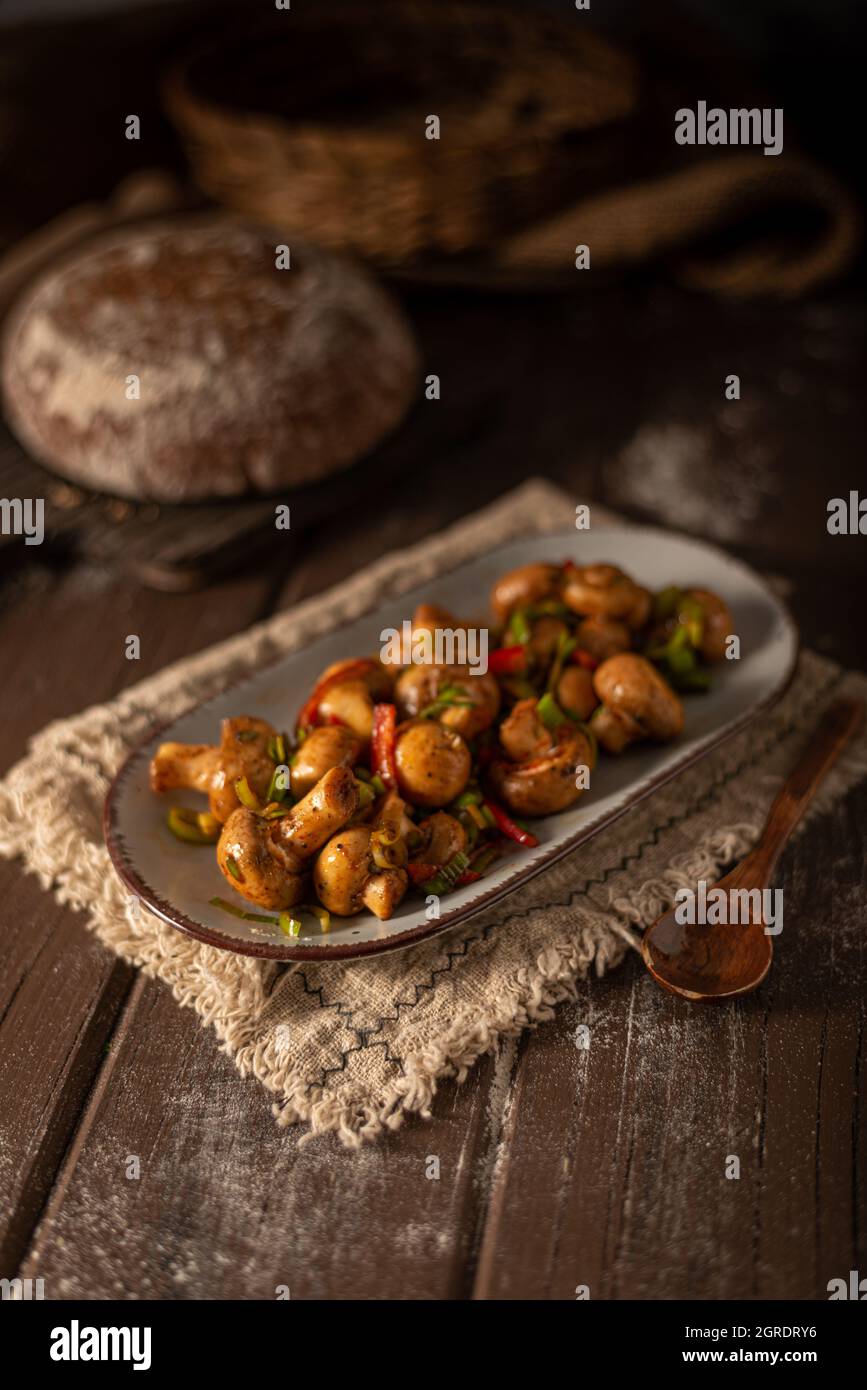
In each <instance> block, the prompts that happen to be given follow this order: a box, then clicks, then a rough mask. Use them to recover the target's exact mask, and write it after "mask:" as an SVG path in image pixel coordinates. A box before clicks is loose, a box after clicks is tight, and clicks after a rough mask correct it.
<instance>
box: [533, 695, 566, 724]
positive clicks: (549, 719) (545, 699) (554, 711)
mask: <svg viewBox="0 0 867 1390" xmlns="http://www.w3.org/2000/svg"><path fill="white" fill-rule="evenodd" d="M536 713H537V714H538V716H539V718H540V719H541V721H542V723H543V724H544V725H545V728H546V729H558V728H559V727H560V725H561V724H565V723H566V716H565V714H564V713H563V711H562V710H561V708H560V706H559V705H558V704H557V701H556V700H555V699H554V696H553V695H552V694H551V692H550V690H548V691H546V692H545V694H544V695H543V696H542V698H541V699H540V700H537V701H536Z"/></svg>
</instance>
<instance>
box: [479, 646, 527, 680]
mask: <svg viewBox="0 0 867 1390" xmlns="http://www.w3.org/2000/svg"><path fill="white" fill-rule="evenodd" d="M526 666H527V653H526V651H525V649H524V648H523V647H522V646H520V645H519V646H516V647H497V649H496V651H493V652H491V654H490V656H489V657H488V669H489V670H490V671H492V672H493V674H494V675H495V676H519V675H520V674H521V673H522V672H523V671H524V670H526Z"/></svg>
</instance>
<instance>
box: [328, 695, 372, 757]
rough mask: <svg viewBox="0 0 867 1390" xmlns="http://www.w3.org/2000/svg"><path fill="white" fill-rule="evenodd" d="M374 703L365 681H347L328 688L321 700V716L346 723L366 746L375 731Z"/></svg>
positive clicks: (337, 722)
mask: <svg viewBox="0 0 867 1390" xmlns="http://www.w3.org/2000/svg"><path fill="white" fill-rule="evenodd" d="M373 703H374V702H373V697H372V695H371V693H370V689H369V687H368V686H367V684H366V682H365V681H363V680H354V681H346V682H344V684H342V685H332V686H331V688H330V689H329V690H326V692H325V694H324V695H323V696H322V699H321V700H320V701H319V718H320V719H321V720H322V721H323V722H324V723H326V724H327V723H329V722H331V721H333V722H334V723H335V724H338V725H340V724H342V725H344V726H345V727H346V728H347V729H349V730H350V731H351V732H352V733H353V734H355V736H356V738H358V739H359V740H360V741H361V743H362V745H363V746H365V747H366V746H367V744H368V743H370V735H371V733H372V731H373Z"/></svg>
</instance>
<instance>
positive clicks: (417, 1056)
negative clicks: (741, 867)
mask: <svg viewBox="0 0 867 1390" xmlns="http://www.w3.org/2000/svg"><path fill="white" fill-rule="evenodd" d="M574 504H575V499H574V498H571V499H570V498H567V497H566V496H565V495H564V494H563V493H562V492H560V491H559V490H558V489H556V488H554V487H552V486H551V485H549V484H547V483H542V482H530V483H527V484H526V485H524V486H523V487H522V488H520V489H519V490H517V491H516V492H514V493H511V494H509V495H507V496H506V497H504V498H502V499H501V500H500V501H498V502H497V503H496V504H495V505H493V506H492V507H490V508H488V509H486V510H485V511H483V512H481V513H479V514H477V515H475V516H472V517H470V518H469V519H467V520H466V521H463V522H461V523H460V524H458V525H457V526H455V527H453V528H451V529H450V530H448V531H446V532H445V533H443V534H442V535H438V536H434V537H432V538H430V539H429V540H427V541H424V542H422V543H421V544H420V545H417V546H414V547H413V548H412V550H411V551H403V552H398V553H396V554H392V555H387V556H385V557H384V558H383V559H381V560H380V561H379V562H378V563H377V564H375V565H373V566H372V567H370V568H367V569H365V570H364V571H363V572H362V573H360V574H359V575H357V576H356V577H354V578H352V579H350V580H347V581H346V582H344V583H342V584H340V585H338V586H337V587H336V588H334V589H331V590H329V591H328V592H326V593H325V594H322V595H320V596H318V597H316V598H314V599H311V600H309V601H308V602H306V603H303V604H301V605H300V606H299V607H298V608H296V609H293V610H291V611H290V612H288V613H281V614H279V615H278V616H276V617H274V618H271V619H269V620H268V621H267V622H265V623H262V624H260V625H259V626H258V627H256V628H254V629H253V630H252V632H250V633H244V634H242V635H240V636H238V637H235V638H232V639H230V640H229V641H228V642H224V643H221V644H220V645H219V646H217V647H214V648H211V649H210V650H209V651H207V652H205V653H202V654H200V655H198V656H196V657H193V658H191V659H190V660H188V661H184V662H180V663H178V664H176V665H174V666H172V667H170V668H169V669H168V670H166V671H163V672H161V673H160V674H159V675H158V676H155V677H152V678H151V679H149V680H146V681H143V682H141V683H140V684H139V685H136V686H134V687H132V689H130V690H128V691H126V692H124V693H123V694H122V695H120V696H119V697H118V698H117V699H116V700H114V701H112V702H111V703H110V704H106V705H99V706H95V707H93V708H91V709H89V710H86V711H85V712H84V713H83V714H79V715H76V716H74V717H72V718H70V719H65V720H61V721H58V722H56V723H54V724H51V725H50V726H48V728H46V729H45V730H43V731H42V733H40V734H39V735H38V736H37V737H36V738H34V739H33V741H32V743H31V745H30V748H29V750H28V752H27V754H26V756H25V757H24V758H23V759H22V761H21V762H19V763H18V764H17V765H16V766H15V767H14V768H12V770H11V771H10V772H9V774H8V776H7V777H6V779H5V780H4V782H3V783H2V784H0V853H2V854H4V855H6V856H12V855H19V856H20V857H21V859H22V861H23V864H24V867H25V868H26V869H27V870H29V871H30V872H33V873H36V874H37V875H38V876H39V878H40V880H41V882H42V884H43V885H44V887H45V888H46V890H50V891H51V892H52V893H53V894H54V896H55V898H56V899H57V901H58V902H62V903H67V904H70V905H72V906H73V907H76V908H78V909H80V910H81V911H82V912H83V913H85V914H86V923H87V926H88V927H89V928H90V929H91V930H92V931H94V932H96V934H97V936H98V937H99V938H100V940H101V941H103V942H104V943H105V945H106V946H107V947H109V949H111V950H113V951H115V952H116V953H117V954H118V955H119V956H121V957H123V958H124V959H125V960H127V961H129V962H131V963H133V964H135V965H139V966H141V967H142V968H143V969H144V970H145V971H147V973H149V974H152V975H155V976H157V977H158V978H159V979H161V980H163V981H164V982H165V983H166V984H167V985H168V987H169V988H170V989H171V990H172V992H173V994H174V996H175V998H176V999H177V1001H178V1003H179V1004H181V1005H183V1006H185V1007H190V1008H194V1009H195V1010H196V1011H197V1013H198V1014H199V1016H200V1017H201V1019H202V1021H203V1022H204V1023H207V1024H210V1025H211V1026H212V1027H213V1028H214V1031H215V1033H216V1035H217V1037H218V1039H219V1040H220V1042H221V1044H222V1047H223V1050H224V1051H225V1052H227V1053H228V1055H229V1056H231V1057H232V1058H233V1060H234V1062H235V1065H236V1066H237V1067H238V1070H239V1071H240V1072H241V1073H242V1074H243V1075H249V1074H252V1075H253V1076H255V1077H257V1078H258V1080H259V1081H260V1082H261V1083H262V1085H263V1086H264V1087H266V1088H267V1090H268V1091H270V1092H271V1093H272V1095H273V1097H274V1098H275V1106H274V1108H275V1114H276V1116H277V1119H278V1122H279V1123H280V1124H283V1125H288V1124H292V1123H295V1122H299V1121H300V1122H304V1123H305V1124H306V1125H308V1126H309V1130H310V1132H311V1133H312V1134H317V1133H322V1132H325V1131H329V1130H333V1131H336V1132H337V1133H338V1134H339V1135H340V1137H341V1139H342V1140H343V1141H344V1142H345V1143H346V1144H347V1145H358V1144H360V1143H361V1142H362V1140H364V1139H373V1138H375V1137H377V1136H379V1135H381V1134H383V1133H384V1132H385V1131H386V1130H387V1129H397V1128H398V1127H399V1126H400V1125H401V1124H402V1123H403V1121H404V1119H405V1118H406V1117H407V1115H408V1114H410V1113H412V1112H419V1113H421V1114H423V1115H428V1114H430V1111H431V1105H432V1102H433V1100H434V1097H435V1095H436V1091H437V1088H438V1086H439V1083H440V1082H441V1081H443V1080H444V1079H445V1078H448V1077H457V1078H458V1080H461V1079H463V1078H464V1077H465V1076H466V1074H467V1071H468V1069H469V1068H470V1067H472V1065H473V1064H474V1063H475V1062H476V1061H477V1060H478V1058H479V1057H480V1056H481V1055H482V1054H483V1053H485V1052H487V1051H489V1050H491V1049H492V1048H494V1047H495V1045H496V1044H497V1041H498V1039H499V1038H501V1037H503V1036H507V1035H515V1034H517V1033H519V1032H520V1031H521V1030H522V1029H523V1028H525V1027H528V1026H530V1025H535V1024H539V1023H542V1022H544V1021H545V1020H547V1019H550V1018H551V1017H552V1015H553V1012H554V1009H555V1007H556V1005H557V1004H558V1003H560V1002H561V1001H563V1000H565V999H569V998H571V997H572V996H573V994H574V988H575V982H576V980H579V979H583V978H585V977H586V976H587V975H588V974H589V973H591V972H595V973H596V974H602V973H603V972H604V971H606V970H608V969H610V968H612V967H613V966H615V965H617V964H618V963H619V962H620V961H621V960H622V959H623V957H624V955H625V954H626V952H627V951H628V950H629V949H630V946H631V945H634V944H635V942H636V941H637V939H638V938H637V932H638V930H639V929H640V927H641V926H642V925H643V924H647V923H649V922H650V921H652V920H653V919H654V918H655V917H656V916H657V915H658V914H659V913H660V911H662V910H663V908H664V907H666V906H668V905H670V904H671V903H672V902H673V900H674V895H675V893H676V891H677V888H678V887H680V886H682V885H688V884H694V883H695V881H696V879H698V878H706V879H712V878H713V877H714V876H715V875H716V874H717V873H718V871H719V869H720V868H721V866H723V865H724V864H726V863H728V862H729V861H730V860H731V859H733V858H735V857H737V856H739V855H742V854H743V853H744V852H745V851H746V850H747V849H748V848H749V847H750V845H751V844H752V843H753V842H754V840H755V838H756V836H757V834H758V831H759V828H760V826H761V824H762V821H763V818H764V816H765V814H766V812H767V809H768V807H769V805H770V802H771V800H772V797H773V795H774V792H775V790H776V788H777V787H778V785H779V782H780V778H781V775H783V774H784V773H785V772H786V771H787V770H788V769H789V768H790V766H791V765H792V763H793V761H794V760H795V758H796V757H797V755H798V752H799V751H800V749H801V747H802V746H803V743H804V740H805V738H806V737H807V736H808V735H809V732H810V731H811V729H812V728H813V726H814V724H815V722H816V720H817V718H818V716H819V714H820V712H821V710H822V709H823V708H824V706H825V705H826V704H827V703H828V702H829V701H830V700H831V699H832V698H834V697H836V696H837V695H839V694H841V693H844V692H848V693H860V694H861V695H862V696H863V694H864V693H865V690H867V680H865V678H864V677H862V676H860V675H853V674H851V673H849V674H847V673H845V672H843V671H842V670H841V669H840V668H839V667H837V666H835V665H834V664H833V663H831V662H829V661H826V660H824V659H822V658H820V657H818V656H815V655H813V654H812V653H805V654H804V655H803V657H802V660H801V664H800V668H799V671H798V674H797V676H796V678H795V680H794V682H793V684H792V686H791V687H790V689H789V692H788V693H787V695H786V696H785V697H784V698H783V700H782V701H781V702H780V703H779V704H778V705H777V706H776V707H775V709H774V710H773V711H772V712H771V713H770V714H765V715H763V716H762V718H761V719H760V720H758V721H756V722H755V723H754V724H753V725H751V726H750V727H749V728H747V729H746V730H745V731H744V732H743V733H741V734H739V735H738V736H737V737H735V738H733V739H731V740H729V742H727V743H726V744H724V745H723V746H722V747H721V748H719V749H717V750H716V751H715V752H713V753H712V754H710V755H709V756H707V757H706V758H704V759H703V760H702V761H700V762H699V763H698V764H697V765H695V766H694V767H692V768H690V769H689V770H688V771H686V772H684V773H682V774H681V775H680V776H679V777H677V778H676V779H675V780H674V781H672V782H670V783H669V784H668V785H667V786H665V787H663V788H662V789H660V790H659V791H657V792H656V793H655V794H654V795H653V796H652V797H651V798H649V799H648V800H647V801H645V802H643V803H642V804H641V805H640V806H637V807H636V808H635V809H634V810H633V811H631V812H629V813H628V814H627V815H625V816H624V817H623V818H622V819H621V820H620V821H618V822H617V824H616V825H614V826H612V827H611V828H609V829H608V830H606V831H604V832H602V833H601V834H599V835H597V836H596V837H595V839H593V840H592V841H591V842H590V843H588V844H585V845H582V846H581V847H580V848H579V849H577V850H575V851H574V852H573V853H572V854H571V855H569V856H567V857H566V858H565V859H563V860H561V861H560V863H559V864H557V865H555V866H554V867H552V868H550V869H548V870H546V871H545V872H544V873H543V874H541V875H539V876H538V877H537V878H536V879H535V880H534V881H533V882H531V883H530V884H528V885H527V886H526V887H523V888H521V889H520V890H518V891H517V892H515V893H514V894H513V895H512V896H511V897H510V898H508V899H507V900H506V901H505V902H503V903H500V904H498V905H497V906H496V907H494V908H492V909H490V910H489V911H487V912H485V913H483V914H480V915H479V916H478V917H476V918H474V919H473V920H472V921H470V922H469V923H466V924H464V925H462V926H461V927H459V928H457V929H456V930H455V931H453V932H451V933H449V934H445V935H443V936H441V937H439V938H436V939H435V940H433V941H431V942H428V943H424V944H422V945H420V946H417V947H415V948H413V949H411V950H408V951H403V952H396V953H394V954H390V955H386V956H382V957H378V958H377V957H374V958H372V959H365V960H361V961H357V962H350V963H346V964H342V963H334V964H325V965H309V964H299V965H294V966H289V967H288V968H287V967H284V966H281V965H279V964H275V963H272V962H260V961H257V960H254V959H251V958H249V957H244V956H237V955H233V954H231V953H229V952H227V951H220V950H217V949H215V948H212V947H207V946H202V945H199V944H198V943H197V942H195V941H193V940H191V939H190V938H188V937H186V936H184V935H182V934H181V933H180V932H178V931H176V930H175V929H173V928H172V927H169V926H166V925H165V924H164V923H162V922H160V921H158V920H157V919H155V918H153V917H151V916H150V915H149V914H148V913H147V912H145V911H142V910H140V909H139V907H138V904H137V903H135V902H134V901H133V900H131V899H130V897H129V895H128V894H127V893H126V891H125V889H124V888H123V886H122V885H121V883H120V881H119V880H118V879H117V877H116V876H115V874H114V872H113V870H112V868H111V864H110V862H109V858H108V853H107V851H106V849H105V846H104V844H103V840H102V825H101V821H102V804H103V800H104V797H105V793H106V790H107V788H108V785H109V782H110V779H111V777H112V775H113V773H114V772H115V771H116V769H117V767H118V766H119V764H120V763H121V762H122V760H123V758H124V756H125V754H126V752H127V751H128V749H129V748H130V747H131V746H132V745H133V744H135V743H136V742H138V741H139V740H140V739H141V738H142V737H144V735H145V734H146V733H147V731H148V729H149V728H150V726H151V725H152V724H155V723H157V722H162V721H164V720H166V719H171V718H173V717H174V716H175V715H176V714H178V713H180V712H181V711H182V710H183V709H185V708H186V707H188V706H189V705H190V704H192V703H194V702H195V701H197V700H200V699H202V698H205V697H207V696H209V695H211V694H213V693H215V692H216V690H217V689H219V688H220V687H221V686H223V685H225V684H226V683H229V682H231V681H232V680H234V679H237V678H238V677H239V676H241V675H243V674H244V673H245V671H246V670H247V669H248V668H249V667H250V666H251V665H255V664H256V663H257V662H259V661H262V660H272V659H274V658H275V657H276V656H278V655H279V654H281V653H283V652H289V651H292V650H295V649H297V648H299V647H300V646H302V645H303V644H304V643H306V642H309V641H310V640H312V639H313V638H315V637H317V636H319V635H320V634H321V633H324V632H326V631H330V630H332V629H333V628H334V627H335V626H339V625H340V624H341V623H343V622H347V621H350V620H351V619H354V618H357V617H359V616H360V615H361V614H363V613H364V612H366V611H367V610H369V609H370V608H372V607H373V606H375V605H376V604H378V603H379V602H381V601H382V600H383V598H387V597H389V596H393V597H395V599H396V598H397V596H398V595H400V594H401V593H403V592H405V591H406V590H408V589H410V588H412V587H414V586H415V585H416V584H418V583H423V582H425V580H433V579H434V578H435V577H436V575H437V574H438V573H440V572H442V571H444V570H446V569H449V568H452V567H454V566H456V565H458V564H459V563H461V562H462V561H463V560H465V559H467V558H469V557H471V556H474V555H477V554H478V553H479V552H480V551H482V550H484V549H486V548H490V547H492V546H494V545H497V544H499V543H500V542H502V541H504V540H506V539H509V538H511V537H516V536H519V535H523V534H532V533H535V534H538V533H543V532H545V531H549V530H557V529H561V528H563V527H564V526H569V525H571V523H572V521H573V519H574ZM593 520H594V521H595V522H596V523H597V524H598V523H601V522H604V521H609V520H610V517H605V516H604V514H603V513H602V512H601V509H597V508H594V511H593ZM865 772H867V736H865V735H864V734H862V735H861V736H860V738H859V739H858V741H857V742H856V743H854V744H852V745H851V746H850V748H849V750H848V752H847V754H846V755H845V757H844V759H843V760H842V762H841V763H840V764H839V765H838V767H837V769H836V770H835V771H834V772H833V773H832V774H831V776H830V778H829V779H828V781H827V783H826V784H825V787H824V791H823V793H822V794H821V795H820V798H819V800H818V801H817V808H818V810H819V811H821V807H822V805H827V804H828V802H829V801H830V800H831V799H832V798H834V797H836V796H839V795H840V794H841V792H842V791H843V790H844V789H845V788H846V787H847V786H848V785H850V784H851V783H852V782H853V781H854V780H856V779H857V778H858V777H860V776H862V775H864V774H865ZM73 866H74V867H73Z"/></svg>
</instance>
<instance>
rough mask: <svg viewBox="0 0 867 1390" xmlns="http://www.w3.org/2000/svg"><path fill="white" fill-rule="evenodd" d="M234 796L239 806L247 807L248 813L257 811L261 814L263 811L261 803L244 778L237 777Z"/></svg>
mask: <svg viewBox="0 0 867 1390" xmlns="http://www.w3.org/2000/svg"><path fill="white" fill-rule="evenodd" d="M235 795H236V796H237V798H238V800H239V801H240V803H241V805H242V806H246V807H247V810H248V811H259V812H260V813H261V812H262V810H264V807H263V806H262V803H261V801H260V800H259V798H258V796H257V795H256V793H255V792H254V791H253V788H252V787H251V786H250V783H249V782H248V781H247V779H246V777H239V778H238V779H237V781H236V782H235Z"/></svg>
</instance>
